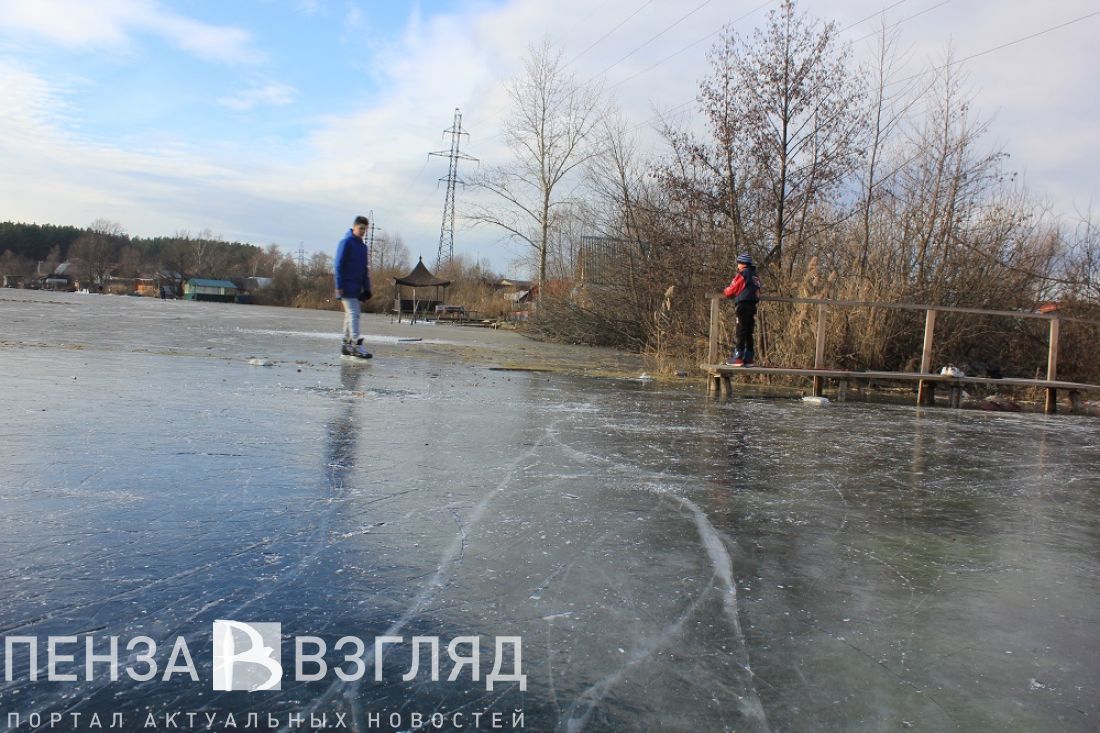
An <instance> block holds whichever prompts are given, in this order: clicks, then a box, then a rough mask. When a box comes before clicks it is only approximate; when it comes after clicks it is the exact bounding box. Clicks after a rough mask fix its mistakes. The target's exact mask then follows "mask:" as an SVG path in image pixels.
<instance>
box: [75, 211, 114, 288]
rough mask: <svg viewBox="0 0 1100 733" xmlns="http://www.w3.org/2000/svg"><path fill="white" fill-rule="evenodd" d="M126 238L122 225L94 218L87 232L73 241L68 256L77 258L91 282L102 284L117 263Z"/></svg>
mask: <svg viewBox="0 0 1100 733" xmlns="http://www.w3.org/2000/svg"><path fill="white" fill-rule="evenodd" d="M127 240H128V235H127V234H126V230H125V229H123V228H122V225H121V224H119V223H118V222H115V221H108V220H107V219H96V220H95V221H93V222H92V223H91V225H90V226H89V227H88V230H87V232H85V233H84V234H82V235H81V236H80V238H79V239H77V240H76V241H75V242H73V246H72V247H71V248H70V250H69V258H70V259H74V260H79V261H80V265H81V269H82V270H83V271H84V273H85V274H86V275H87V276H88V277H89V278H91V280H92V282H94V283H96V284H97V285H102V284H103V281H104V280H105V279H106V278H107V276H108V275H110V274H111V272H112V270H113V269H114V268H115V266H116V265H117V264H118V261H119V254H120V251H121V249H122V246H123V244H125V243H126V241H127Z"/></svg>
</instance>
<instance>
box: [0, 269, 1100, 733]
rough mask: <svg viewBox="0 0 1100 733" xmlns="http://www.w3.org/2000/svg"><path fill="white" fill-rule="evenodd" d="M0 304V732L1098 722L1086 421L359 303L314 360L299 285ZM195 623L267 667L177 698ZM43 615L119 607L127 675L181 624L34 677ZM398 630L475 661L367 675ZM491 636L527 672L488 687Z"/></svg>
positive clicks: (936, 727)
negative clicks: (267, 297) (907, 398)
mask: <svg viewBox="0 0 1100 733" xmlns="http://www.w3.org/2000/svg"><path fill="white" fill-rule="evenodd" d="M0 323H2V324H3V326H2V327H0V395H2V396H3V418H2V419H0V527H2V533H0V551H2V553H0V587H2V589H3V592H2V594H0V633H2V635H3V636H4V637H5V638H7V639H11V638H12V637H34V638H36V639H38V640H39V654H40V658H39V659H38V664H37V666H38V667H39V668H40V674H39V679H38V680H35V681H32V680H31V679H30V676H31V670H30V668H29V667H30V664H29V661H28V655H27V653H26V651H25V647H24V646H17V647H16V652H15V653H12V654H7V655H5V658H4V662H5V663H9V664H11V674H10V677H11V678H12V679H11V680H10V681H6V680H4V681H0V730H4V729H6V728H5V727H4V726H6V725H8V724H9V723H10V722H11V721H12V718H10V717H9V714H11V713H17V714H18V715H19V718H18V719H19V720H20V721H23V723H22V725H21V727H19V728H18V729H19V730H32V729H33V728H32V727H31V726H29V725H27V724H26V722H25V721H26V716H29V715H30V714H32V713H37V714H40V715H42V716H43V718H44V719H45V718H47V717H48V716H49V714H50V713H59V712H64V713H65V714H69V713H72V712H81V713H83V714H85V715H88V716H90V715H91V714H92V713H96V712H98V713H101V714H103V715H104V718H103V719H104V721H105V722H106V720H107V717H108V716H109V715H110V714H111V713H120V714H123V715H124V719H125V721H126V725H127V728H128V729H134V730H139V729H142V724H143V723H144V721H145V720H146V717H145V716H146V715H148V714H150V713H152V714H154V715H158V716H162V717H161V720H162V722H163V716H164V715H166V714H171V713H173V712H179V713H182V714H186V713H187V712H193V713H199V714H200V716H201V714H202V713H208V714H216V715H218V716H223V718H221V719H223V720H224V716H226V715H228V714H229V713H234V714H236V715H242V716H243V715H245V714H247V713H248V712H257V713H259V714H261V715H266V714H269V713H270V714H272V715H274V716H276V717H277V718H278V719H279V720H281V721H286V720H288V719H289V718H288V716H289V715H290V714H292V713H296V714H306V715H308V714H309V713H311V712H313V713H317V714H320V713H322V712H327V713H328V714H329V715H330V716H331V717H330V720H331V719H334V718H335V716H336V715H337V714H343V715H345V716H346V718H345V720H346V721H347V723H346V724H347V727H348V728H349V729H358V730H368V729H375V730H388V729H389V725H388V723H387V722H386V721H387V720H389V719H390V716H392V715H393V714H397V715H398V716H399V719H400V724H399V725H398V726H397V727H398V728H400V729H401V730H408V729H409V728H410V727H411V724H410V721H411V720H412V717H411V716H412V714H413V713H417V714H422V715H424V716H425V717H426V716H429V715H431V714H432V713H435V712H439V713H443V714H446V715H447V716H451V717H449V718H448V720H452V721H453V720H454V718H453V716H454V714H455V713H459V712H461V713H465V714H466V717H465V718H464V721H465V723H466V726H465V729H468V730H472V729H474V727H475V726H474V725H473V723H472V721H473V718H472V715H473V713H475V712H476V713H479V714H484V715H485V717H484V718H482V719H481V725H480V727H481V728H482V729H486V730H488V729H491V728H492V726H491V725H490V724H489V720H490V718H489V716H490V715H491V714H492V713H493V712H498V713H501V714H502V715H503V719H504V721H505V724H504V725H503V729H506V730H510V729H512V726H511V724H510V723H511V721H512V716H513V714H514V713H515V711H520V710H522V711H523V723H524V728H525V729H527V730H537V731H544V730H545V731H550V730H555V731H666V730H667V731H735V730H736V731H796V732H799V731H852V730H867V731H893V730H920V731H967V732H969V731H1096V730H1100V423H1097V421H1096V419H1095V418H1084V417H1070V416H1057V417H1044V416H1041V415H1019V414H990V413H982V412H959V411H951V410H944V409H939V410H936V409H933V410H924V411H919V410H917V409H915V408H912V407H908V406H887V405H871V404H851V403H849V404H844V405H827V406H813V405H807V404H804V403H802V402H800V401H796V400H791V399H749V398H744V399H736V400H734V401H732V402H730V403H728V404H713V403H708V402H707V400H706V399H705V395H704V392H703V389H702V387H699V386H695V387H691V388H689V387H685V386H683V385H666V384H662V383H660V382H654V383H645V382H638V381H630V380H627V379H623V378H616V377H614V376H610V375H614V374H616V373H620V374H623V375H628V374H635V375H636V374H637V373H638V372H640V371H641V365H640V363H639V362H636V361H634V360H633V359H632V358H631V357H627V356H618V355H614V354H612V353H611V352H603V351H595V350H592V351H589V350H582V349H571V348H567V347H553V346H544V345H540V344H537V343H534V342H530V341H526V340H524V339H523V338H522V337H520V336H517V335H515V334H510V333H498V332H488V331H481V330H467V329H462V328H458V327H447V326H431V325H423V324H418V325H416V326H410V325H407V324H405V325H396V324H394V325H391V324H390V323H389V321H388V319H384V318H379V317H365V318H364V330H365V332H366V333H367V334H368V341H369V342H370V345H371V348H372V350H373V351H374V352H375V354H376V358H375V359H374V360H372V361H371V362H368V363H349V362H347V361H342V360H341V359H340V358H339V357H338V356H334V354H335V352H336V351H337V350H338V337H337V335H336V334H337V332H338V330H339V324H340V315H339V314H337V313H326V312H315V311H295V310H287V309H271V308H261V307H252V306H233V305H220V304H204V303H186V302H162V301H153V300H145V299H137V298H121V297H109V296H90V295H83V296H80V295H67V294H53V293H28V292H24V291H14V290H5V291H0ZM408 338H420V339H422V340H421V341H405V340H403V339H408ZM250 358H261V359H267V360H270V361H272V362H274V366H271V367H266V368H265V367H255V366H250V365H249V364H248V360H249V359H250ZM586 362H588V363H589V364H590V369H588V371H589V373H588V374H585V373H583V371H584V370H583V369H580V368H574V369H573V371H572V372H571V373H570V372H566V371H560V370H561V369H562V368H563V367H567V366H569V365H573V367H577V365H584V364H585V363H586ZM546 363H549V364H551V365H554V366H555V367H556V368H558V369H559V371H555V372H530V371H508V370H499V369H491V368H490V367H491V366H495V367H501V366H520V367H523V366H526V367H532V366H539V365H543V364H546ZM219 619H230V620H238V621H244V622H273V623H280V624H281V632H282V636H283V642H282V658H283V663H284V667H285V670H286V671H285V674H284V677H283V680H282V689H281V690H279V691H266V692H263V691H261V692H220V691H216V690H214V689H212V686H211V655H210V648H211V638H212V632H211V628H212V624H213V622H214V621H215V620H219ZM51 636H55V637H58V636H61V637H64V636H76V637H79V638H80V639H81V640H83V639H84V638H85V637H87V636H93V637H95V639H96V640H97V641H96V643H97V644H99V643H100V642H102V645H103V646H102V647H97V649H100V650H105V649H106V645H107V643H108V641H107V640H108V638H109V637H110V636H117V637H119V639H120V640H121V641H120V643H121V645H122V646H123V647H125V644H126V642H127V641H128V640H131V639H133V638H135V637H138V636H148V637H149V638H151V639H154V640H156V641H157V643H158V645H161V646H162V647H163V646H164V645H168V649H162V651H161V652H158V658H159V661H160V662H161V664H160V672H163V671H164V667H165V663H166V662H167V661H168V659H167V652H168V651H169V649H170V648H171V644H172V640H173V639H175V638H177V637H182V638H184V639H185V640H186V643H187V645H188V647H189V648H190V650H191V652H192V654H193V656H194V659H193V666H194V667H195V668H196V670H197V672H198V674H199V676H200V677H201V682H194V681H192V680H191V679H189V678H188V677H187V675H185V674H179V675H175V676H173V677H171V678H170V679H169V680H168V681H162V680H161V679H160V678H159V677H158V678H156V679H153V680H149V681H136V680H133V679H131V678H130V677H128V676H127V675H126V674H125V673H122V675H121V678H120V679H119V680H117V681H112V680H111V679H110V678H109V676H108V675H107V673H106V668H105V667H104V669H103V670H102V671H100V672H99V673H97V674H96V675H94V676H93V679H91V680H85V675H84V674H83V671H84V664H83V662H84V653H83V650H82V647H80V648H78V647H79V646H80V645H70V646H68V647H65V648H66V649H68V650H69V651H68V653H69V654H73V655H74V660H73V661H72V662H71V663H66V664H64V665H62V667H64V671H74V670H75V671H78V672H79V673H80V674H79V675H78V677H79V681H77V682H62V681H49V680H47V679H46V675H47V672H46V669H45V665H46V659H45V656H46V640H47V638H48V637H51ZM300 636H315V637H320V638H322V639H325V640H327V641H328V643H329V646H330V647H331V646H332V644H333V643H335V642H336V640H338V639H340V638H341V637H345V636H354V637H358V638H361V639H363V640H366V641H367V642H368V646H370V643H371V642H372V641H373V640H374V639H376V638H377V637H380V636H397V637H402V638H403V639H404V640H405V642H406V643H405V644H404V645H398V646H393V647H391V648H392V649H393V652H392V653H390V654H388V655H386V656H385V657H384V658H383V659H382V660H380V664H381V667H382V670H383V673H384V674H383V680H382V681H381V682H376V681H375V680H374V677H373V670H374V663H375V661H374V657H373V654H372V653H371V650H370V649H368V650H367V652H366V654H365V656H364V660H365V663H366V666H367V668H368V669H369V670H370V672H369V673H368V674H367V675H366V677H365V678H363V679H361V680H358V681H353V682H343V681H340V680H339V679H336V678H335V677H334V676H333V674H332V673H331V672H330V673H329V674H328V675H327V677H326V678H325V679H323V680H320V681H313V682H307V681H295V679H294V669H293V664H291V663H288V659H290V658H291V657H292V655H293V652H294V642H293V639H294V638H295V637H300ZM413 636H429V637H439V639H440V640H441V642H442V644H443V645H444V647H445V646H446V644H447V642H448V641H450V640H453V639H455V638H457V637H464V636H477V637H479V638H480V642H481V644H482V648H481V650H480V653H481V672H482V678H481V679H479V680H477V681H475V680H473V679H472V678H471V675H470V674H469V668H468V667H467V669H466V670H463V672H464V673H463V674H460V675H458V678H457V679H456V680H455V681H448V680H447V676H448V674H449V672H451V671H452V667H453V666H454V663H453V661H451V659H449V658H448V656H447V654H446V652H445V651H444V652H443V653H441V654H440V659H441V674H440V677H441V679H440V680H439V681H432V680H431V679H430V676H429V670H428V666H429V664H428V657H427V656H426V654H425V658H424V660H423V662H422V664H421V669H420V673H419V675H417V676H416V677H415V678H413V679H410V680H408V681H405V680H402V676H403V675H404V673H406V672H407V671H409V669H410V664H411V660H410V650H411V643H410V639H411V637H413ZM495 637H496V638H499V637H520V639H521V640H522V642H521V646H522V672H523V673H524V674H525V675H526V685H525V686H526V689H525V690H522V689H520V685H519V683H518V682H515V681H510V682H509V681H503V682H502V681H497V683H496V685H495V686H494V689H493V690H491V691H490V690H487V689H486V682H485V679H484V677H485V675H486V674H487V673H489V672H490V671H491V668H492V661H493V660H494V655H495V649H494V646H493V641H494V638H495ZM82 643H83V641H82V642H81V644H82ZM426 652H427V649H426V648H425V653H426ZM0 653H4V650H2V649H0ZM120 656H121V657H122V659H123V660H124V661H126V660H130V661H133V659H132V656H131V655H130V653H129V652H126V651H123V652H122V653H121V655H120ZM341 658H342V657H341V656H332V657H330V661H331V662H332V664H333V665H334V666H336V665H337V664H338V662H339V660H340V659H341ZM62 661H64V660H62ZM511 661H512V660H511V657H509V662H511ZM62 667H59V670H61V668H62ZM510 669H511V664H507V665H505V667H504V671H509V670H510ZM371 714H375V715H378V716H380V719H381V721H382V722H381V724H379V725H377V726H374V725H373V724H372V723H371V718H370V715H371ZM242 720H243V718H242ZM200 721H201V717H200ZM180 722H181V723H184V724H181V725H180V729H187V728H188V726H187V725H186V724H185V721H180ZM105 727H106V726H105ZM242 727H243V726H242ZM55 729H62V730H68V729H75V728H64V727H62V726H58V727H57V728H55ZM81 729H83V728H81ZM160 729H165V726H164V725H162V726H161V727H160ZM195 729H202V724H200V725H197V726H195ZM445 729H453V728H445Z"/></svg>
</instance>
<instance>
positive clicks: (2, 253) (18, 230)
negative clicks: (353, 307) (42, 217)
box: [0, 219, 278, 279]
mask: <svg viewBox="0 0 1100 733" xmlns="http://www.w3.org/2000/svg"><path fill="white" fill-rule="evenodd" d="M273 247H274V245H272V246H270V247H267V248H263V247H259V246H256V245H254V244H245V243H243V242H226V241H224V240H222V239H220V238H218V237H217V236H215V235H214V234H212V233H210V232H209V231H204V232H200V233H199V234H198V235H194V236H193V235H191V234H190V233H188V232H179V233H177V234H175V235H174V236H170V237H150V238H143V237H131V236H130V235H129V234H127V233H126V231H125V229H123V227H122V226H121V225H119V224H117V223H115V222H110V221H106V220H104V219H99V220H97V221H95V222H93V223H92V224H91V226H89V227H87V228H81V227H74V226H58V225H54V224H26V223H21V222H11V221H6V222H0V272H2V274H5V275H23V276H28V275H32V274H36V273H40V272H41V273H47V272H51V271H52V270H53V269H54V268H56V267H57V265H58V264H60V263H61V262H65V261H67V260H71V259H77V260H80V261H81V263H82V265H83V266H84V267H85V268H86V269H87V272H86V273H84V274H85V275H86V276H89V277H91V278H92V279H98V278H101V277H103V276H107V275H113V276H115V277H141V276H146V275H153V274H155V273H156V272H157V271H159V270H171V271H175V272H179V273H181V274H183V275H185V276H189V277H195V276H210V277H213V276H217V277H247V276H261V277H271V276H272V273H273V267H274V264H275V262H276V260H277V259H278V248H277V247H275V248H274V249H273Z"/></svg>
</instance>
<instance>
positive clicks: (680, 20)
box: [585, 0, 714, 86]
mask: <svg viewBox="0 0 1100 733" xmlns="http://www.w3.org/2000/svg"><path fill="white" fill-rule="evenodd" d="M712 2H714V0H704V1H703V2H702V3H700V4H699V5H697V6H695V8H694V9H692V10H689V11H688V12H687V13H684V14H683V15H682V16H680V17H679V18H678V19H677V20H676V21H675V22H674V23H672V24H671V25H669V26H667V27H665V29H664V30H663V31H661V32H660V33H658V34H657V35H655V36H653V37H651V38H650V39H649V40H647V41H645V42H644V43H643V44H641V45H640V46H638V47H636V48H635V49H634V50H632V51H631V52H630V53H628V54H627V55H626V56H623V57H622V58H621V59H619V60H618V61H616V62H615V63H613V64H611V66H608V67H607V68H606V69H604V70H603V71H601V72H600V73H598V74H596V75H595V76H593V77H592V78H591V79H589V80H588V81H587V82H586V83H585V86H589V85H591V84H592V82H594V81H595V80H596V79H599V78H600V77H601V76H603V75H604V74H606V73H607V72H609V71H611V70H612V69H614V68H615V67H616V66H618V65H619V64H621V63H622V62H624V61H626V60H627V59H628V58H630V57H631V56H633V55H634V54H636V53H638V52H639V51H641V50H642V49H643V48H645V47H646V46H648V45H649V44H651V43H653V42H654V41H656V40H657V39H658V38H660V37H661V36H663V35H664V34H666V33H668V32H669V31H670V30H672V29H673V28H675V27H676V26H678V25H680V24H681V23H683V22H684V21H685V20H687V19H688V18H690V17H691V16H693V15H695V14H696V13H698V12H699V11H700V10H702V9H703V8H705V7H706V6H707V5H710V4H711V3H712Z"/></svg>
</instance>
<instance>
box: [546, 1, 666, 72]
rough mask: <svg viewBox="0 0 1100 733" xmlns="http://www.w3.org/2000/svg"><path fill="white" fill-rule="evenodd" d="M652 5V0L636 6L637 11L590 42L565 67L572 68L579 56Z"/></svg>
mask: <svg viewBox="0 0 1100 733" xmlns="http://www.w3.org/2000/svg"><path fill="white" fill-rule="evenodd" d="M652 4H653V0H647V1H646V2H644V3H642V4H641V5H639V6H638V8H637V9H636V10H635V11H634V12H633V13H631V14H630V15H628V16H626V18H624V19H623V20H622V21H621V22H620V23H619V24H618V25H617V26H615V27H614V28H612V29H611V30H609V31H608V32H607V33H604V34H603V35H602V36H600V37H599V38H597V39H596V40H595V41H593V42H592V43H591V44H589V46H588V48H586V49H584V50H583V51H581V52H580V53H578V54H577V55H576V56H574V57H573V58H572V60H571V61H569V63H567V64H566V66H572V65H573V63H574V62H575V61H576V60H577V59H579V58H580V57H581V56H584V55H585V54H586V53H588V52H589V51H591V50H592V49H593V48H595V47H596V46H597V45H599V43H600V42H601V41H603V40H604V39H605V38H607V37H608V36H610V35H611V34H612V33H614V32H615V31H617V30H619V29H620V28H622V27H623V26H624V25H626V24H627V22H628V21H630V19H631V18H633V17H634V16H635V15H637V14H638V13H640V12H642V11H643V10H645V9H646V8H648V7H649V6H650V5H652Z"/></svg>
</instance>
